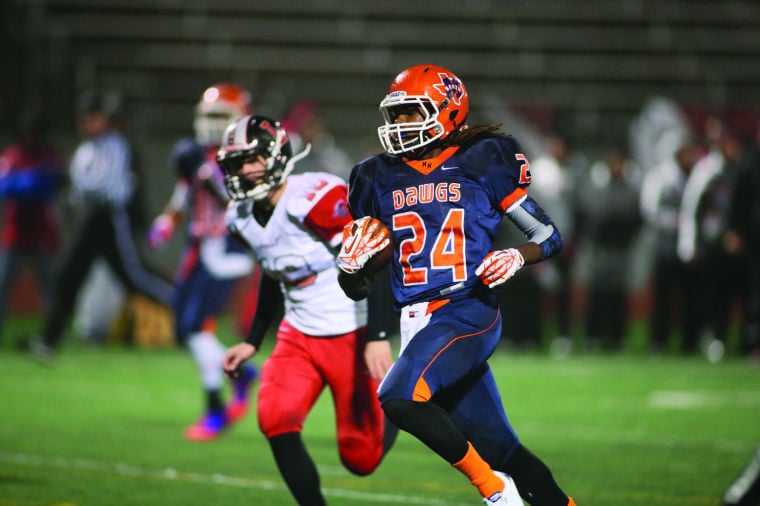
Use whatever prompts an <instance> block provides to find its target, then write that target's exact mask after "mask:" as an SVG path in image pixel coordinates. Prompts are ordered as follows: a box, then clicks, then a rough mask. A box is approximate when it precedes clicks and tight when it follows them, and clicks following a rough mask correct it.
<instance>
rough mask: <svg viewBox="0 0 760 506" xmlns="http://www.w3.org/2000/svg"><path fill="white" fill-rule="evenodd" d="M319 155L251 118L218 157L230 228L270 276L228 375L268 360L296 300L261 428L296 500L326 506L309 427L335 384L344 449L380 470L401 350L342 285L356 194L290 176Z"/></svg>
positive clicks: (345, 458) (272, 360)
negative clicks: (373, 326)
mask: <svg viewBox="0 0 760 506" xmlns="http://www.w3.org/2000/svg"><path fill="white" fill-rule="evenodd" d="M308 150H309V146H308V145H307V147H306V149H305V150H304V151H302V152H300V153H298V154H296V155H293V152H292V148H291V145H290V142H289V140H288V136H287V133H286V132H285V130H284V129H283V128H282V127H281V126H280V124H279V123H278V122H277V121H275V120H273V119H270V118H266V117H263V116H246V117H244V118H242V119H240V120H238V121H237V122H235V123H234V124H232V125H230V126H229V127H228V128H227V131H226V132H225V134H224V137H223V139H222V147H221V149H220V150H219V155H218V156H217V161H218V162H219V164H220V165H221V167H222V169H223V170H224V173H225V182H226V186H227V190H228V192H229V194H230V197H231V198H232V199H233V201H232V202H231V203H230V205H229V207H228V210H227V224H228V228H229V230H230V232H231V233H233V234H235V235H237V236H238V237H240V238H241V239H242V240H243V241H244V242H246V243H247V244H248V245H249V246H250V248H251V250H252V251H253V254H254V256H255V258H256V260H257V261H258V262H259V264H260V265H261V267H262V271H263V273H264V276H262V281H261V283H262V284H261V287H260V291H259V298H258V300H259V302H258V305H257V308H256V314H255V316H254V321H253V323H252V325H251V331H250V333H249V335H248V338H247V340H246V342H244V343H241V344H238V345H236V346H233V347H232V348H230V349H229V350H228V351H227V354H226V355H225V357H224V360H223V364H224V369H225V371H227V373H228V374H230V375H231V376H233V377H234V376H235V375H236V374H237V371H238V367H239V365H240V364H241V363H242V362H244V361H245V360H247V359H248V358H250V357H252V356H253V355H254V354H255V353H256V352H257V350H258V349H259V347H260V344H261V340H262V338H263V337H264V334H265V333H266V331H267V330H268V329H269V326H270V324H271V323H272V322H273V320H274V319H275V317H276V315H277V314H278V313H279V311H278V310H279V308H280V307H281V306H282V301H283V299H284V317H283V319H282V321H281V322H280V324H279V328H278V329H277V342H276V344H275V347H274V350H273V352H272V354H271V356H270V357H269V358H268V359H267V360H266V361H265V362H264V365H263V368H262V372H261V383H260V386H259V393H258V406H257V414H258V419H259V427H260V429H261V431H262V432H263V433H264V435H265V436H266V437H267V439H268V440H269V443H270V446H271V448H272V453H273V455H274V458H275V461H276V462H277V466H278V468H279V470H280V473H281V474H282V476H283V478H284V480H285V482H286V483H287V485H288V487H289V489H290V491H291V493H292V494H293V496H294V498H295V499H296V501H297V502H298V503H299V504H301V505H310V506H318V505H323V504H325V500H324V497H323V496H322V493H321V491H320V486H319V475H318V473H317V469H316V466H315V465H314V462H313V461H312V459H311V457H310V456H309V454H308V452H307V451H306V448H305V446H304V443H303V440H302V438H301V430H302V428H303V424H304V421H305V420H306V417H307V415H308V414H309V412H310V411H311V408H312V407H313V406H314V403H315V402H316V400H317V398H318V397H319V396H320V394H321V393H322V391H323V390H324V388H325V387H328V388H329V389H330V391H331V392H332V396H333V400H334V406H335V422H336V425H337V435H338V452H339V454H340V458H341V461H342V462H343V465H344V466H345V467H346V468H347V469H348V470H349V471H351V472H352V473H354V474H357V475H366V474H369V473H371V472H372V471H374V470H375V469H376V468H377V466H378V465H379V464H380V461H381V459H382V458H383V455H384V454H385V452H386V451H387V449H388V448H389V447H390V445H391V444H392V442H393V439H394V437H395V428H393V427H390V426H386V424H385V420H384V416H383V413H382V410H381V409H380V404H379V402H378V399H377V395H376V393H375V391H376V389H377V386H378V383H379V380H381V379H382V377H383V376H384V375H385V372H386V371H387V370H388V369H389V368H390V366H391V364H392V358H391V351H390V344H389V343H388V341H387V340H385V339H378V340H374V338H376V337H381V336H379V335H370V336H368V333H367V327H366V325H367V309H366V305H365V303H364V301H362V302H354V301H352V300H350V299H349V298H348V297H346V296H345V295H344V294H343V292H342V290H341V289H340V286H339V285H338V270H337V267H336V264H335V256H336V254H337V252H338V249H339V248H340V245H341V240H342V234H343V228H344V226H345V225H346V224H347V223H348V222H350V221H351V218H350V216H349V213H348V207H347V201H346V197H347V186H346V184H345V182H344V181H343V180H342V179H340V178H338V177H336V176H334V175H332V174H328V173H325V172H306V173H303V174H297V175H292V176H290V177H288V174H290V172H291V171H292V169H293V166H294V164H295V162H296V161H298V160H300V159H301V158H303V157H304V156H306V154H307V153H308ZM277 285H279V287H278V286H277ZM369 303H370V304H372V303H373V301H371V300H370V301H369ZM368 337H369V340H368ZM386 428H387V430H386ZM384 436H385V438H384ZM384 439H385V440H384Z"/></svg>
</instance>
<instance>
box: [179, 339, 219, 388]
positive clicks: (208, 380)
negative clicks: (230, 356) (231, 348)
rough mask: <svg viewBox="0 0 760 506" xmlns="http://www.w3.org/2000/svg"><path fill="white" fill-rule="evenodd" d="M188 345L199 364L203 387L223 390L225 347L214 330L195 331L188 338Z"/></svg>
mask: <svg viewBox="0 0 760 506" xmlns="http://www.w3.org/2000/svg"><path fill="white" fill-rule="evenodd" d="M187 347H188V348H190V352H191V353H192V354H193V358H194V359H195V363H196V364H197V365H198V370H199V372H200V374H201V383H202V384H203V388H205V389H206V390H221V389H222V387H223V386H224V371H223V370H222V358H223V357H224V353H225V348H224V346H222V343H220V342H219V340H218V339H217V338H216V335H214V333H212V332H195V333H193V334H191V335H190V338H189V339H188V340H187Z"/></svg>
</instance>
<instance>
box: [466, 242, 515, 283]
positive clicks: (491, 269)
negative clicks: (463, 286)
mask: <svg viewBox="0 0 760 506" xmlns="http://www.w3.org/2000/svg"><path fill="white" fill-rule="evenodd" d="M524 263H525V259H524V258H523V256H522V255H521V254H520V252H519V251H517V250H516V249H514V248H509V249H500V250H496V251H492V252H490V253H489V254H487V255H486V257H485V258H484V259H483V262H481V264H480V266H479V267H478V269H477V270H476V271H475V275H476V276H480V280H481V281H482V282H483V284H484V285H487V286H488V288H493V287H495V286H499V285H500V284H502V283H504V282H505V281H507V280H508V279H509V278H511V277H512V276H514V275H515V273H516V272H517V271H518V270H520V267H522V266H523V264H524Z"/></svg>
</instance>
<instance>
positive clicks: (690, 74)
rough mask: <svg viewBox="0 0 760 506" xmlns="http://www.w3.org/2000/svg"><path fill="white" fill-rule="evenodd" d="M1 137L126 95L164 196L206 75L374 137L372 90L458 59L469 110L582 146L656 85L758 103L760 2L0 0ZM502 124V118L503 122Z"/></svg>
mask: <svg viewBox="0 0 760 506" xmlns="http://www.w3.org/2000/svg"><path fill="white" fill-rule="evenodd" d="M0 5H1V6H0V17H1V19H2V22H1V27H0V28H1V30H2V32H1V34H0V72H2V76H3V78H2V79H0V92H1V93H2V94H1V95H0V119H1V120H2V121H1V122H0V125H2V131H0V137H1V138H6V137H7V135H8V127H9V125H10V124H11V123H12V121H13V119H14V117H15V116H16V115H17V114H18V113H19V112H20V111H21V110H22V109H24V108H25V107H29V106H42V107H44V108H45V109H46V110H47V111H48V112H49V115H50V118H51V124H52V126H53V128H54V132H55V134H56V135H57V137H58V138H59V139H60V141H61V143H62V144H63V145H64V146H65V147H67V148H69V147H73V144H74V142H75V140H76V136H75V133H74V131H73V128H72V124H73V121H72V116H73V107H72V104H73V101H74V98H75V96H76V93H77V91H79V90H81V89H83V88H86V87H91V86H100V87H107V88H115V89H119V90H121V91H122V92H123V93H124V97H125V103H126V107H127V117H128V130H129V132H130V135H131V136H132V137H133V138H134V139H135V141H136V143H137V145H138V147H139V148H140V149H141V151H142V152H143V153H144V159H145V165H146V168H147V170H148V171H149V172H150V174H151V178H152V184H151V188H149V191H148V196H149V202H150V205H151V206H153V207H154V208H155V207H158V206H160V205H162V203H163V199H164V197H165V196H166V193H167V192H168V191H169V185H170V181H171V174H168V173H167V171H168V169H166V159H167V156H168V155H167V154H168V151H169V149H170V146H171V143H172V142H173V140H174V139H176V138H177V137H178V136H180V135H186V134H188V133H190V131H191V130H190V127H191V124H192V115H193V106H194V104H195V102H196V101H197V100H198V98H199V96H200V93H201V92H202V90H203V89H204V88H205V87H207V86H208V85H210V84H211V83H214V82H219V81H223V80H232V81H236V82H239V83H241V84H243V85H245V86H247V87H248V88H249V89H250V90H251V91H252V93H253V94H254V96H255V98H256V103H257V109H258V110H259V111H260V112H262V113H266V114H270V115H274V116H281V115H282V114H284V112H285V110H286V109H287V107H288V106H289V105H290V104H292V103H293V102H295V101H297V100H300V99H305V98H309V99H316V100H318V101H319V102H320V103H321V104H322V107H323V111H324V115H325V117H326V119H327V122H328V125H329V126H330V128H331V129H332V131H333V133H334V134H335V137H336V139H337V142H338V144H339V145H340V146H341V147H343V148H344V149H345V150H347V151H348V152H349V154H350V155H351V156H352V157H353V158H356V159H358V158H359V157H361V156H364V154H366V153H367V152H368V151H374V150H375V149H377V142H376V140H375V128H376V126H377V124H378V123H379V121H380V118H379V114H378V113H377V104H378V103H379V100H380V99H381V98H382V97H383V96H384V94H385V91H386V90H387V87H388V85H389V83H390V81H391V80H392V78H393V77H394V76H395V75H396V74H397V73H398V72H399V71H400V70H402V69H403V68H405V67H407V66H409V65H412V64H417V63H425V62H429V63H435V64H439V65H443V66H446V67H449V68H450V69H452V70H453V71H454V72H456V73H457V74H458V75H459V76H460V77H461V78H462V79H463V80H464V82H465V84H466V85H467V87H468V90H469V92H470V95H471V107H472V118H471V123H478V122H481V121H490V120H493V119H503V117H504V116H503V115H502V114H501V113H503V112H504V111H506V110H510V111H512V112H514V111H517V112H518V113H519V114H521V116H522V117H523V118H527V119H528V120H529V121H530V122H532V124H533V125H534V126H537V127H538V128H539V129H543V130H549V129H553V130H559V131H561V132H562V133H563V134H564V135H566V136H567V137H568V138H570V140H571V141H572V142H573V143H574V145H575V146H576V148H578V149H583V150H586V151H600V150H602V149H603V148H605V147H607V146H608V145H618V146H623V147H625V144H626V143H627V131H628V127H629V124H630V122H631V119H632V118H633V117H634V116H635V115H636V114H637V113H638V112H639V111H640V109H641V107H642V105H643V103H644V102H645V100H646V99H647V98H648V97H651V96H654V95H662V96H667V97H671V98H672V99H674V100H676V101H677V102H678V103H679V104H682V105H683V106H685V107H687V108H691V109H694V110H712V109H714V110H724V111H725V110H729V111H735V112H737V113H739V114H740V113H743V112H747V113H750V114H755V113H757V112H758V111H760V93H759V92H758V90H760V2H755V1H719V2H716V1H699V0H696V1H685V0H630V1H625V0H620V1H616V0H575V1H567V0H516V1H497V0H472V1H467V2H462V1H458V0H456V1H455V0H436V1H435V2H423V1H416V0H382V1H380V0H372V1H362V0H323V1H308V0H288V1H283V0H213V1H212V0H6V1H5V2H0ZM509 127H510V125H507V130H509V129H510V128H509Z"/></svg>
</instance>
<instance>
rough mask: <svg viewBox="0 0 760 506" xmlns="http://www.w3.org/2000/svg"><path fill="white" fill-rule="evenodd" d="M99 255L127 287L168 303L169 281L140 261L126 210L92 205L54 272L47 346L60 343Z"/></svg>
mask: <svg viewBox="0 0 760 506" xmlns="http://www.w3.org/2000/svg"><path fill="white" fill-rule="evenodd" d="M98 257H100V258H103V259H105V260H106V262H108V265H109V266H110V267H111V270H112V271H113V272H114V274H115V275H116V276H117V277H118V278H119V280H121V282H122V283H124V285H125V286H126V287H127V288H128V289H129V290H130V291H136V292H141V293H144V294H145V295H147V296H149V297H151V298H152V299H154V300H156V301H158V302H161V303H163V304H167V305H169V304H171V298H172V293H173V292H172V285H171V283H169V282H168V281H166V280H164V279H163V278H161V277H160V276H158V275H156V274H153V273H151V272H149V271H148V270H147V269H146V268H145V267H144V266H143V265H142V262H141V260H140V257H139V254H138V251H137V248H136V247H135V243H134V238H133V236H132V230H131V223H130V217H129V214H128V212H127V210H126V209H124V208H118V207H117V208H111V207H108V206H104V205H103V206H98V207H95V208H93V209H91V210H90V211H89V212H88V214H87V216H86V218H85V220H84V222H83V223H82V224H81V226H80V227H79V229H78V230H76V231H75V235H74V238H73V241H72V243H71V245H70V247H69V249H68V251H67V253H66V256H65V257H64V259H63V261H62V263H61V265H60V268H59V271H58V274H57V276H56V281H55V286H54V292H53V299H52V301H51V307H50V311H49V313H48V314H47V317H46V319H45V325H44V328H43V339H44V341H45V343H46V344H48V345H49V346H52V347H56V346H58V345H59V344H60V341H61V339H62V338H63V334H64V331H65V330H66V327H67V325H68V324H69V321H70V319H71V316H72V314H73V312H74V305H75V304H76V301H77V297H78V296H79V292H80V290H81V289H82V285H83V284H84V281H85V279H86V278H87V275H88V273H89V272H90V269H91V268H92V265H93V263H94V261H95V259H96V258H98Z"/></svg>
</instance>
